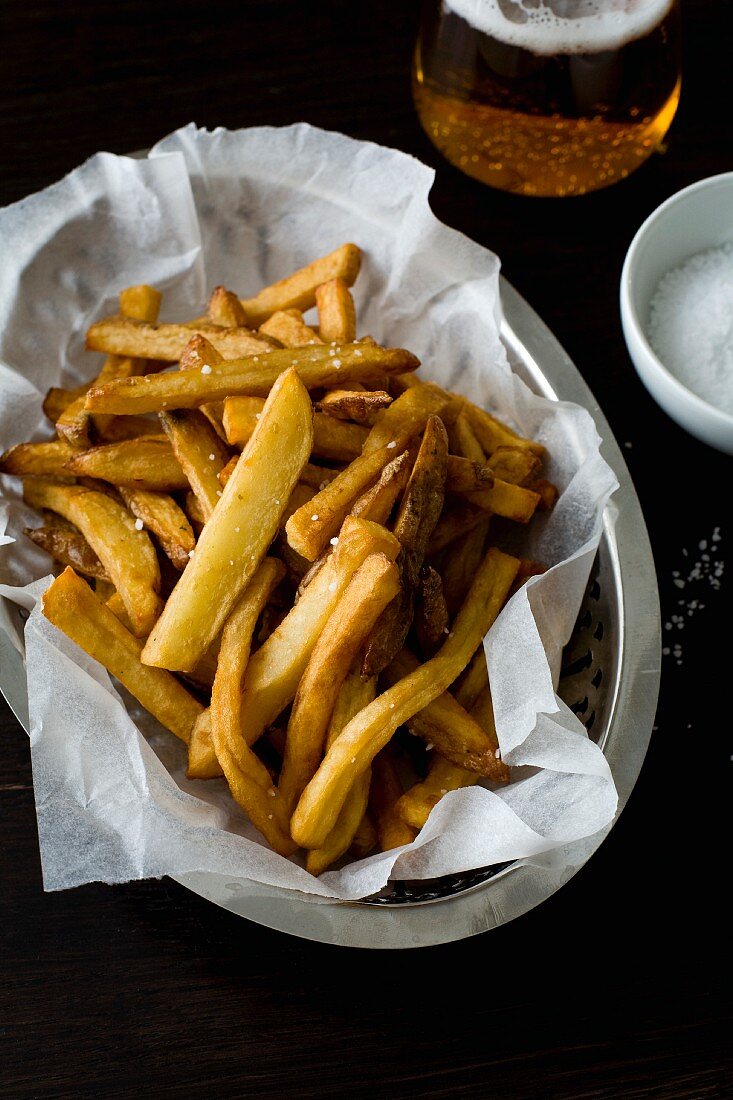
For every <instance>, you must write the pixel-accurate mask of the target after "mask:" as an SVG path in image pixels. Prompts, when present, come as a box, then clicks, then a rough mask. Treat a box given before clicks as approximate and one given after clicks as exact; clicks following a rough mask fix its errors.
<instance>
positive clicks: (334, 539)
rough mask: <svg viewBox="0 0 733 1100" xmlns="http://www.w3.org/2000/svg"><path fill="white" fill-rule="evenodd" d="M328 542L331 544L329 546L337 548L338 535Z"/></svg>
mask: <svg viewBox="0 0 733 1100" xmlns="http://www.w3.org/2000/svg"><path fill="white" fill-rule="evenodd" d="M329 542H330V543H331V546H338V544H339V540H338V535H334V536H333V538H332V539H329Z"/></svg>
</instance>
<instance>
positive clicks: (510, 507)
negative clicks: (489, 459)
mask: <svg viewBox="0 0 733 1100" xmlns="http://www.w3.org/2000/svg"><path fill="white" fill-rule="evenodd" d="M461 495H462V496H463V497H464V498H465V499H466V500H467V501H468V503H469V504H472V505H474V506H475V507H477V508H482V509H483V510H484V511H486V512H491V513H493V514H494V515H497V516H503V517H504V518H505V519H512V520H514V522H515V523H529V521H530V520H531V518H532V516H533V515H534V513H535V511H536V509H537V505H538V504H539V501H540V494H539V493H535V492H533V491H532V490H531V489H524V488H522V486H521V485H512V484H510V482H508V481H500V480H499V479H498V478H497V479H496V480H495V481H494V484H493V485H492V487H491V488H490V489H480V490H479V491H478V492H475V493H462V494H461Z"/></svg>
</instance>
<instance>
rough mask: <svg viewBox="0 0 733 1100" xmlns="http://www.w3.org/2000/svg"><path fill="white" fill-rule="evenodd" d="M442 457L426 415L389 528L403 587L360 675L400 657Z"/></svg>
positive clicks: (437, 508) (444, 449) (438, 491)
mask: <svg viewBox="0 0 733 1100" xmlns="http://www.w3.org/2000/svg"><path fill="white" fill-rule="evenodd" d="M407 392H408V393H414V392H415V391H414V390H408V391H407ZM447 458H448V436H447V434H446V431H445V427H444V426H443V422H442V421H441V420H440V418H439V417H437V416H432V415H431V416H430V417H429V418H428V421H427V424H426V425H425V431H424V433H423V438H422V442H421V444H420V449H419V451H418V453H417V458H416V459H415V465H414V466H413V468H412V473H411V474H410V480H409V481H408V483H407V488H406V489H405V492H404V495H403V497H402V501H401V503H400V506H399V511H398V512H397V519H396V520H395V525H394V533H395V535H396V536H397V538H398V539H399V541H400V545H401V546H402V550H401V553H400V556H399V558H398V562H397V564H398V565H399V568H400V579H401V582H402V589H401V591H400V593H399V595H398V596H397V597H396V598H395V599H394V600H393V601H392V603H391V604H389V606H388V607H387V608H386V609H385V611H384V613H383V615H382V617H381V618H380V620H379V622H378V623H377V625H376V627H375V628H374V630H373V631H372V635H371V637H370V639H369V642H368V643H367V647H366V652H365V654H364V662H363V665H362V675H363V676H375V675H376V674H377V673H379V672H381V671H382V669H383V668H385V667H386V666H387V665H388V664H389V663H390V661H391V660H392V658H393V657H394V656H395V655H396V654H397V653H399V651H400V649H401V648H402V645H403V643H404V640H405V638H406V637H407V632H408V630H409V629H410V625H411V623H412V619H413V614H414V604H415V588H416V587H417V584H418V580H419V577H420V570H421V569H422V565H423V560H424V557H425V551H426V549H427V546H428V543H429V540H430V536H431V535H432V533H433V528H434V527H435V524H436V523H437V521H438V517H439V516H440V513H441V510H442V508H443V490H444V486H445V474H446V466H447Z"/></svg>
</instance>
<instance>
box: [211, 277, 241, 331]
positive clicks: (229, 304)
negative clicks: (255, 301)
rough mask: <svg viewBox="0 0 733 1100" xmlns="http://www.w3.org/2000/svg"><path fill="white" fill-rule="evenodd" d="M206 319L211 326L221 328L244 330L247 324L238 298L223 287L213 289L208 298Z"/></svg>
mask: <svg viewBox="0 0 733 1100" xmlns="http://www.w3.org/2000/svg"><path fill="white" fill-rule="evenodd" d="M208 318H209V320H210V321H211V323H212V325H221V326H222V328H244V327H245V326H246V324H247V318H246V316H245V312H244V310H243V309H242V306H241V304H240V302H239V298H238V297H237V295H236V294H235V293H234V291H232V290H227V288H226V287H224V286H216V287H214V289H213V291H212V294H211V297H210V298H209V308H208Z"/></svg>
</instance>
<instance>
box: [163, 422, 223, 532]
mask: <svg viewBox="0 0 733 1100" xmlns="http://www.w3.org/2000/svg"><path fill="white" fill-rule="evenodd" d="M160 423H161V425H162V427H163V431H164V432H165V434H166V435H167V436H168V439H169V440H170V445H171V447H172V448H173V453H174V455H175V457H176V459H177V461H178V464H179V465H180V467H181V470H182V471H183V475H184V478H185V479H186V487H188V485H190V486H191V489H192V490H193V493H194V495H195V496H196V499H197V500H198V502H199V504H200V505H201V510H202V512H203V514H204V516H205V518H206V519H207V520H208V519H209V518H210V516H211V514H212V512H213V511H214V508H215V507H216V504H217V502H218V500H219V497H220V496H221V493H222V490H221V486H220V484H219V479H218V476H217V475H218V474H219V472H220V470H222V469H223V468H224V466H225V465H226V464H227V462H228V461H229V451H228V450H227V449H226V447H225V446H224V444H223V443H222V441H221V439H220V438H219V436H218V435H217V433H216V432H215V431H214V429H213V428H212V426H211V424H210V422H209V421H208V420H207V418H206V417H205V416H204V414H203V413H202V412H200V411H199V410H198V409H172V410H171V411H170V412H165V413H160Z"/></svg>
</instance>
